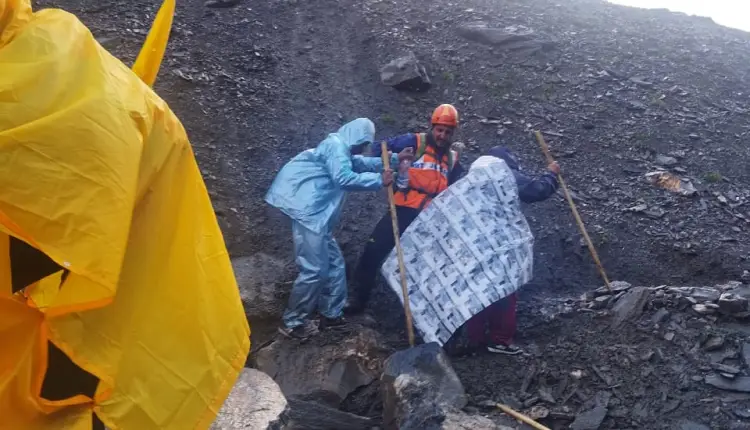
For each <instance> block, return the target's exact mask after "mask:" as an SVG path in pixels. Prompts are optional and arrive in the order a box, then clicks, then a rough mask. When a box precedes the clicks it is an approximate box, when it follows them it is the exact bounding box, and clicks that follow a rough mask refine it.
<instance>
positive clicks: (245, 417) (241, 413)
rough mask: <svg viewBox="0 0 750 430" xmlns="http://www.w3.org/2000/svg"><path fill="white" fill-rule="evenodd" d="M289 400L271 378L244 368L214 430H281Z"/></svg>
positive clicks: (286, 417)
mask: <svg viewBox="0 0 750 430" xmlns="http://www.w3.org/2000/svg"><path fill="white" fill-rule="evenodd" d="M287 414H288V411H287V401H286V399H285V398H284V395H283V394H282V393H281V389H279V386H278V385H277V384H276V383H275V382H274V381H273V379H271V377H270V376H268V375H266V374H265V373H263V372H260V371H258V370H255V369H247V368H246V369H242V372H240V376H239V377H238V378H237V382H236V383H235V384H234V388H232V391H231V392H230V393H229V397H227V399H226V400H225V401H224V404H223V405H222V407H221V409H220V410H219V414H218V416H217V417H216V420H215V421H214V423H213V425H212V426H211V430H234V429H245V428H246V429H269V430H271V429H280V428H284V427H283V426H281V425H282V424H285V423H286V422H287V421H288V416H287Z"/></svg>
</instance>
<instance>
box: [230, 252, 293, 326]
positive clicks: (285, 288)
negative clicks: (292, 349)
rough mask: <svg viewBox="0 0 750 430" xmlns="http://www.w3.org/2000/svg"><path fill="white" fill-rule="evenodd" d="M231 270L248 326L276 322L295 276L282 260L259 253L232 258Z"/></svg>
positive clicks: (284, 305)
mask: <svg viewBox="0 0 750 430" xmlns="http://www.w3.org/2000/svg"><path fill="white" fill-rule="evenodd" d="M232 269H233V270H234V276H235V278H236V279H237V286H238V287H239V289H240V297H241V298H242V305H243V306H244V308H245V314H246V315H247V317H248V319H250V322H251V323H252V322H256V321H258V320H267V319H273V320H275V319H277V318H279V317H280V316H281V315H282V314H283V313H284V309H285V308H286V304H287V299H288V297H289V291H290V289H291V285H290V283H289V281H291V279H293V277H294V275H293V273H292V272H291V270H290V268H289V267H288V266H287V265H286V264H285V263H284V262H283V261H281V260H279V259H277V258H274V257H271V256H270V255H267V254H264V253H262V252H259V253H257V254H253V255H250V256H247V257H238V258H233V259H232Z"/></svg>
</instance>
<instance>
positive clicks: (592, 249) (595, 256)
mask: <svg viewBox="0 0 750 430" xmlns="http://www.w3.org/2000/svg"><path fill="white" fill-rule="evenodd" d="M534 134H535V135H536V140H537V141H538V142H539V146H541V147H542V152H543V153H544V156H545V157H547V162H548V163H550V164H551V163H554V161H555V159H554V158H552V154H551V153H550V152H549V147H548V146H547V143H546V142H545V141H544V137H543V136H542V133H541V132H540V131H538V130H537V131H535V132H534ZM557 179H558V180H559V181H560V188H562V190H563V194H565V199H566V200H567V201H568V205H569V206H570V210H571V211H573V217H575V219H576V223H578V229H579V230H581V234H582V235H583V239H584V240H585V241H586V245H587V246H588V248H589V252H590V253H591V258H593V259H594V263H595V264H596V267H597V268H598V269H599V274H600V275H601V276H602V279H604V285H606V287H607V290H610V291H611V290H612V288H611V287H610V286H609V278H607V273H606V272H605V271H604V266H602V262H601V261H600V260H599V254H598V253H597V252H596V248H595V247H594V244H593V243H592V242H591V238H590V237H589V234H588V232H587V231H586V227H585V226H584V225H583V220H582V219H581V215H579V214H578V209H577V208H576V204H575V203H574V202H573V198H572V197H570V192H569V191H568V186H567V185H565V180H564V179H563V177H562V175H560V174H558V175H557Z"/></svg>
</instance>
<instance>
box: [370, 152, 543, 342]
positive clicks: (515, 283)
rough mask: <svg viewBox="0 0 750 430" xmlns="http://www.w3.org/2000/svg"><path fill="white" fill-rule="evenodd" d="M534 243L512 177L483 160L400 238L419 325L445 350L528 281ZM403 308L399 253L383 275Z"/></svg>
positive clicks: (491, 161)
mask: <svg viewBox="0 0 750 430" xmlns="http://www.w3.org/2000/svg"><path fill="white" fill-rule="evenodd" d="M533 244H534V237H533V235H532V234H531V230H530V229H529V225H528V223H527V222H526V218H525V217H524V215H523V213H522V212H521V209H520V201H519V199H518V189H517V185H516V182H515V179H514V177H513V172H512V171H511V170H510V168H509V167H508V166H507V165H506V164H505V162H504V161H503V160H501V159H498V158H494V157H480V158H479V159H478V160H477V161H475V162H474V163H473V164H472V165H471V168H470V170H469V173H468V174H467V175H466V176H465V177H464V178H462V179H461V180H459V181H458V182H456V183H455V184H453V185H452V186H450V187H449V188H448V189H447V190H445V191H444V192H442V193H441V194H440V195H439V196H437V197H436V198H435V199H434V200H433V201H432V203H431V204H430V205H429V206H428V207H427V208H426V209H425V210H424V211H422V213H421V214H420V215H419V216H418V217H417V219H416V220H414V222H413V223H412V224H411V225H410V226H409V228H408V229H406V231H405V232H404V234H403V235H402V236H401V246H402V248H403V251H404V264H405V266H406V273H407V282H408V287H409V300H410V305H411V311H412V316H413V319H414V325H415V326H416V328H417V329H418V330H419V332H420V333H421V335H422V337H423V339H424V340H425V342H437V343H438V344H440V345H441V346H442V345H444V344H445V343H446V342H447V341H448V339H449V338H450V337H451V335H453V333H454V332H455V331H456V330H457V329H458V328H460V327H461V326H462V325H463V324H464V323H465V322H466V321H467V320H468V319H469V318H471V317H472V316H474V315H476V314H477V313H479V312H480V311H482V310H483V309H484V308H485V307H487V306H489V305H490V304H492V303H494V302H496V301H498V300H500V299H502V298H504V297H506V296H508V295H510V294H512V293H513V292H515V291H516V290H518V289H519V288H520V287H521V286H522V285H524V284H526V283H527V282H529V281H530V280H531V274H532V267H533ZM381 272H382V273H383V276H385V279H386V281H387V282H388V284H389V286H390V287H391V289H393V291H395V292H396V294H397V295H398V297H399V299H401V301H402V303H403V295H402V293H401V278H400V276H401V275H400V273H399V269H398V259H397V257H396V251H395V249H394V251H392V252H391V254H390V255H389V256H388V258H387V259H386V261H385V263H383V266H382V268H381Z"/></svg>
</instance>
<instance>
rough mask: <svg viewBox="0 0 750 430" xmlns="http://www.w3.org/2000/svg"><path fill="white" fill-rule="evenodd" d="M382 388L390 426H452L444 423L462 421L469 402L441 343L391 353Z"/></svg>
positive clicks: (385, 422)
mask: <svg viewBox="0 0 750 430" xmlns="http://www.w3.org/2000/svg"><path fill="white" fill-rule="evenodd" d="M381 387H382V390H383V425H384V426H385V428H386V429H400V430H408V429H415V430H416V429H428V428H429V429H442V428H450V427H443V425H444V424H446V425H447V424H450V423H452V422H455V421H460V417H461V416H462V413H461V412H460V410H461V409H462V408H463V407H464V406H466V403H467V397H466V392H465V391H464V387H463V385H461V381H460V380H459V379H458V376H457V375H456V372H455V371H454V370H453V368H452V367H451V364H450V360H448V356H447V355H446V354H445V352H443V349H442V348H441V347H440V346H439V345H438V344H437V343H428V344H423V345H418V346H415V347H413V348H409V349H407V350H404V351H398V352H396V353H394V354H393V355H392V356H390V357H389V358H388V360H387V361H386V362H385V367H384V369H383V375H382V376H381ZM451 414H453V415H451ZM451 416H453V418H452V419H449V418H451ZM454 428H456V427H454ZM458 428H460V427H458Z"/></svg>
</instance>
